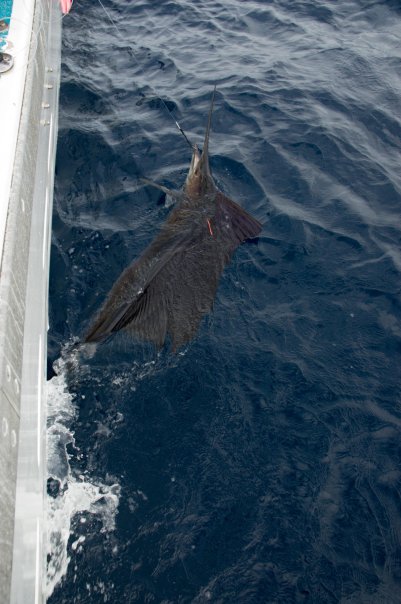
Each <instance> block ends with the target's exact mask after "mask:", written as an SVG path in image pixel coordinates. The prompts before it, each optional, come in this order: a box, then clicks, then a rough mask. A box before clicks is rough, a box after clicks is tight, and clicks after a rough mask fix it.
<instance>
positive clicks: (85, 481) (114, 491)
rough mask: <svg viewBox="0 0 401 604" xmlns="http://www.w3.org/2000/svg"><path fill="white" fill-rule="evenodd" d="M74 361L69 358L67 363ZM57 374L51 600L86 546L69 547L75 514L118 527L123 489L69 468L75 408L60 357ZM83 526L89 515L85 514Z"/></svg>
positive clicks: (51, 404)
mask: <svg viewBox="0 0 401 604" xmlns="http://www.w3.org/2000/svg"><path fill="white" fill-rule="evenodd" d="M71 361H74V359H71V357H70V358H69V360H68V362H71ZM55 370H56V372H57V375H56V376H54V377H53V378H52V379H51V380H50V381H49V382H48V384H47V386H48V387H47V405H48V407H47V413H48V421H47V451H48V476H49V478H52V479H53V480H55V481H57V482H56V483H55V484H58V485H59V487H58V491H57V494H56V496H52V495H48V498H47V557H48V566H47V589H46V595H47V597H48V598H49V597H50V596H51V594H52V593H53V591H54V588H55V587H56V585H57V584H58V583H59V582H60V581H61V580H62V578H63V577H64V576H65V575H66V572H67V568H68V564H69V562H70V559H71V557H70V556H71V554H73V553H75V552H76V551H80V549H81V548H82V547H85V537H84V536H83V535H76V539H74V541H73V543H72V544H71V551H70V552H68V550H67V546H68V542H69V539H70V536H71V535H72V534H73V531H72V528H71V527H72V520H73V518H74V516H76V515H77V514H88V513H89V514H93V515H95V516H96V517H97V518H98V519H99V520H100V521H101V522H102V529H101V531H102V532H108V531H112V530H113V529H114V528H115V516H116V513H117V508H118V503H119V495H120V487H119V485H118V484H113V485H111V486H110V485H106V484H102V483H101V482H100V481H97V480H95V479H92V478H91V477H88V476H86V475H85V476H84V475H79V476H74V474H73V472H72V471H71V466H70V463H69V462H70V457H69V454H68V453H67V449H66V447H67V445H68V444H69V443H71V444H74V433H73V431H72V425H73V421H74V419H75V417H76V415H77V409H76V406H75V403H74V399H73V396H72V395H71V393H70V392H69V391H68V386H67V380H66V361H64V360H63V359H60V360H59V361H58V362H57V364H56V368H55ZM80 520H81V523H80V525H81V527H82V525H85V522H86V519H85V517H82V518H81V519H80ZM74 536H75V535H74Z"/></svg>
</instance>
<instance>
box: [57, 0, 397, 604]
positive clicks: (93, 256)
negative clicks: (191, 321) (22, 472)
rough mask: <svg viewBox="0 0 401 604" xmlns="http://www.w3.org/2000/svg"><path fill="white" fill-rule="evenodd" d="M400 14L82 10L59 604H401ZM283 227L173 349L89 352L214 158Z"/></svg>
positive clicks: (66, 150) (224, 0) (61, 424)
mask: <svg viewBox="0 0 401 604" xmlns="http://www.w3.org/2000/svg"><path fill="white" fill-rule="evenodd" d="M400 40H401V2H400V1H399V0H383V1H377V2H376V1H364V0H338V1H335V2H333V1H328V0H323V1H318V0H276V1H257V0H252V1H251V0H250V1H247V0H197V1H194V0H193V1H190V0H178V1H175V2H173V1H172V0H167V1H165V0H152V1H150V0H147V1H142V0H137V1H131V2H127V1H124V0H102V4H100V3H99V0H76V1H75V3H74V6H73V9H72V12H71V14H70V15H68V16H67V17H65V18H64V20H63V54H62V83H61V95H60V131H59V140H58V153H57V167H56V170H57V173H56V188H55V202H54V216H53V236H52V254H51V275H50V301H49V306H50V308H49V312H50V329H49V342H48V345H49V349H48V353H49V361H48V378H49V382H48V390H49V429H48V435H49V436H48V448H49V481H48V494H49V496H48V500H49V508H48V523H49V543H48V563H49V570H48V595H49V600H48V602H49V604H66V603H68V604H71V603H73V604H78V603H79V604H97V603H101V602H111V603H124V604H128V603H129V604H131V603H159V604H184V603H194V604H198V603H199V604H200V603H204V602H212V603H215V604H236V603H238V604H256V603H265V604H267V603H269V604H270V603H271V604H273V603H274V604H292V603H297V604H298V603H307V604H336V603H341V604H351V603H352V604H399V602H400V601H401V369H400V368H401V312H400V311H401V298H400V290H401V279H400V277H401V100H400V99H401V43H400ZM214 84H216V85H217V93H216V103H215V111H214V115H213V123H212V135H211V142H210V154H211V167H212V171H213V174H214V177H215V180H216V183H217V184H218V186H219V188H220V189H221V190H223V191H224V192H225V193H226V194H227V195H228V196H229V197H231V198H233V199H234V200H235V201H237V202H238V203H239V204H241V205H242V206H243V207H244V208H245V209H246V210H247V211H248V212H249V213H251V214H252V215H253V216H254V217H255V218H257V219H258V220H259V221H260V222H261V223H262V224H263V230H262V233H261V235H260V237H259V238H258V239H257V240H256V241H253V242H247V243H245V244H243V245H241V246H240V247H239V249H238V250H237V252H236V253H235V255H234V257H233V260H232V262H231V263H230V265H229V266H228V267H227V268H226V270H225V271H224V273H223V277H222V279H221V282H220V286H219V289H218V293H217V297H216V300H215V305H214V309H213V312H212V313H211V314H210V315H209V316H208V317H206V318H205V319H204V320H203V322H202V324H201V328H200V330H199V332H198V334H197V336H196V338H195V339H194V340H193V341H192V342H191V343H190V344H189V345H187V346H185V347H184V348H182V349H180V350H179V351H178V353H176V354H174V353H173V352H172V351H171V350H170V349H169V347H167V348H165V349H163V350H162V351H157V350H155V349H154V348H153V347H152V346H151V345H149V344H144V343H141V342H139V341H135V340H132V339H130V338H129V337H128V336H127V335H124V334H123V333H120V334H118V335H117V336H115V337H114V339H112V340H110V341H109V342H107V343H105V344H103V345H101V346H98V347H97V349H96V348H94V347H93V346H87V347H86V348H85V347H84V348H76V347H74V344H76V343H77V342H79V339H80V338H82V336H83V334H84V333H85V330H87V329H88V326H89V324H90V322H91V319H92V317H93V316H94V315H95V314H96V312H97V311H98V310H99V308H100V306H101V305H102V303H103V301H104V299H105V296H106V295H107V293H108V291H109V289H110V288H111V286H112V284H113V283H114V281H115V280H116V278H117V277H118V276H119V275H120V273H121V271H122V270H123V269H124V268H125V267H126V266H127V265H128V264H129V263H130V262H131V261H132V260H133V259H134V258H136V257H137V256H138V255H140V254H141V252H142V251H143V250H144V249H145V248H146V246H147V245H148V244H149V243H150V241H151V240H152V239H153V238H154V237H155V235H156V234H157V233H158V230H159V229H160V226H161V225H162V224H163V222H164V220H165V219H166V217H167V216H168V214H169V211H170V209H171V200H169V199H168V198H167V199H166V196H165V195H164V194H163V193H161V192H160V191H158V190H156V189H153V188H151V187H149V186H144V185H143V184H142V183H141V181H140V178H141V177H143V176H146V177H148V178H152V179H154V180H156V181H158V182H161V183H163V184H164V185H166V186H168V187H172V188H175V187H177V188H179V187H180V186H182V184H183V183H184V180H185V175H186V172H187V170H188V167H189V162H190V156H191V151H190V149H189V148H188V145H187V144H186V142H185V140H184V138H183V137H182V136H181V134H180V132H179V131H178V129H177V128H176V125H175V123H174V120H178V121H179V123H180V125H181V126H182V128H183V129H184V130H185V132H186V134H187V136H188V137H189V138H190V140H191V141H194V142H197V143H200V144H202V140H203V135H204V131H205V126H206V121H207V113H208V108H209V104H210V99H211V93H212V90H213V86H214Z"/></svg>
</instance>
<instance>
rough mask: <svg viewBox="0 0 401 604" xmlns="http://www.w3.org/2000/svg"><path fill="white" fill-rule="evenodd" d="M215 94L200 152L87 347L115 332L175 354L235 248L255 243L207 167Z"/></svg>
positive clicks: (209, 302)
mask: <svg viewBox="0 0 401 604" xmlns="http://www.w3.org/2000/svg"><path fill="white" fill-rule="evenodd" d="M215 92H216V87H215V88H214V91H213V95H212V101H211V105H210V110H209V116H208V122H207V127H206V133H205V138H204V143H203V147H202V150H201V151H200V150H199V148H198V147H197V145H193V152H192V159H191V164H190V167H189V172H188V175H187V178H186V181H185V184H184V186H183V188H182V189H181V190H180V191H179V192H178V191H171V190H170V189H167V188H166V187H163V186H162V185H159V184H157V183H154V182H153V181H149V180H147V179H143V180H144V182H146V183H148V184H151V185H153V186H156V187H157V188H159V189H161V190H162V191H164V192H165V193H168V194H170V195H172V196H173V197H175V198H177V204H176V205H175V207H174V208H173V209H172V211H171V213H170V214H169V216H168V218H167V220H166V221H165V223H164V224H163V226H162V227H161V229H160V231H159V233H158V235H157V236H156V237H155V239H154V240H153V241H152V243H150V245H149V246H148V247H147V248H146V249H145V251H144V252H143V253H142V255H141V256H140V257H139V258H138V259H136V260H134V261H133V262H132V264H130V265H129V266H128V267H127V268H126V269H125V270H124V271H123V272H122V274H121V275H120V277H119V278H118V279H117V281H116V282H115V284H114V285H113V287H112V289H111V291H110V293H109V295H108V296H107V298H106V301H105V303H104V305H103V307H102V308H101V310H100V312H99V314H98V315H97V316H96V317H95V319H94V321H93V323H92V325H91V326H90V328H89V331H88V332H87V334H86V336H85V339H84V340H85V342H103V341H105V340H107V339H108V338H109V337H110V336H112V335H113V334H115V333H116V332H118V331H120V330H122V329H123V330H126V331H127V332H129V333H130V334H132V335H133V336H135V337H137V338H139V339H142V340H145V341H150V342H153V344H155V345H156V347H158V348H161V347H163V345H164V344H165V343H166V341H168V340H169V339H170V341H171V345H172V348H173V350H177V349H178V348H180V347H182V346H183V345H184V344H186V343H188V342H189V341H190V340H192V339H193V338H194V336H195V335H196V333H197V330H198V328H199V325H200V322H201V320H202V318H203V317H204V316H205V315H206V314H208V313H209V312H210V311H211V309H212V306H213V302H214V298H215V295H216V291H217V287H218V284H219V281H220V277H221V275H222V272H223V270H224V267H225V266H226V265H227V264H228V263H229V261H230V259H231V257H232V255H233V253H234V251H235V250H236V248H237V247H238V246H239V245H240V244H241V243H243V242H244V241H246V240H247V239H251V238H255V237H257V236H258V234H259V233H260V231H261V228H262V226H261V224H260V222H258V221H257V220H256V219H255V218H253V217H252V216H250V214H248V213H247V212H246V211H245V210H244V209H242V208H241V207H240V206H239V205H238V204H237V203H235V202H234V201H232V200H231V199H229V198H228V197H227V196H226V195H224V193H222V192H221V191H219V189H218V188H217V187H216V184H215V182H214V180H213V177H212V174H211V171H210V165H209V136H210V129H211V122H212V113H213V105H214V99H215Z"/></svg>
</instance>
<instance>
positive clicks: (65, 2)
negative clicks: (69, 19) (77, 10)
mask: <svg viewBox="0 0 401 604" xmlns="http://www.w3.org/2000/svg"><path fill="white" fill-rule="evenodd" d="M72 1H73V0H60V6H61V11H62V13H63V15H66V14H67V13H69V12H70V10H71V6H72Z"/></svg>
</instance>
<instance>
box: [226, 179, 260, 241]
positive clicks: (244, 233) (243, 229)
mask: <svg viewBox="0 0 401 604" xmlns="http://www.w3.org/2000/svg"><path fill="white" fill-rule="evenodd" d="M216 204H217V210H216V218H215V220H216V223H217V225H218V228H219V229H220V230H221V231H222V233H223V235H224V237H226V238H228V239H229V240H230V241H231V243H232V246H233V247H232V249H233V250H234V249H235V248H236V247H237V246H238V245H240V243H242V242H243V241H246V240H247V239H253V238H254V237H257V236H258V235H259V234H260V232H261V230H262V225H261V223H260V222H259V221H258V220H256V218H253V216H251V215H250V214H248V212H246V211H245V210H244V209H243V208H241V206H239V205H238V204H237V203H235V201H233V200H232V199H230V198H229V197H226V196H225V195H223V193H220V191H219V192H218V193H217V196H216Z"/></svg>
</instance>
